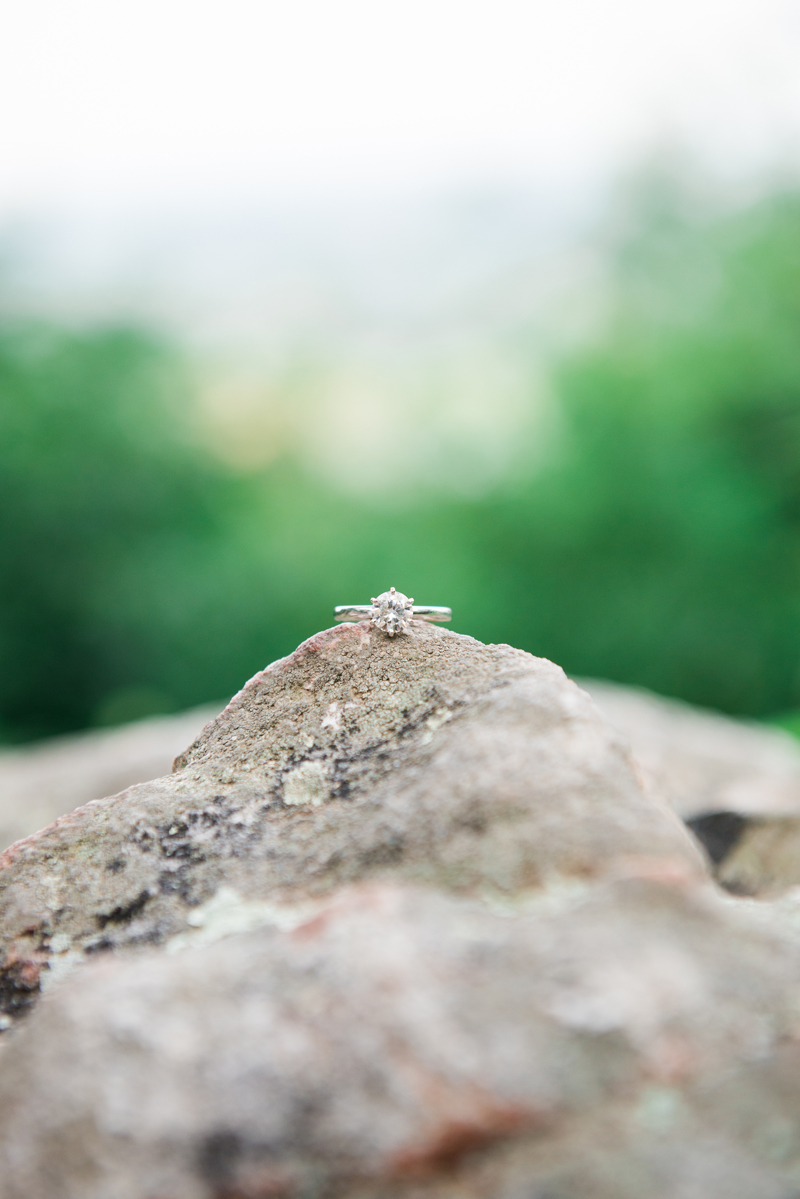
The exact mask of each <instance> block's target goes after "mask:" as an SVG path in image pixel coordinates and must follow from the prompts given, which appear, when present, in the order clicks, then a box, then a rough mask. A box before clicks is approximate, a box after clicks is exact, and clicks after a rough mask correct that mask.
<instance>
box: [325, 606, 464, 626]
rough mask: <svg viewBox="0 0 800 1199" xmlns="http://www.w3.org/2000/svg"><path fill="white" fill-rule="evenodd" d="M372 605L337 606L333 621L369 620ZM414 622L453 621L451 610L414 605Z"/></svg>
mask: <svg viewBox="0 0 800 1199" xmlns="http://www.w3.org/2000/svg"><path fill="white" fill-rule="evenodd" d="M373 611H374V609H373V606H372V604H339V606H338V607H337V608H334V609H333V618H334V620H369V619H370V618H371V617H372V614H373ZM411 615H412V617H413V619H414V620H434V621H440V622H444V621H446V620H452V619H453V609H452V608H434V607H431V606H430V605H425V604H415V605H414V607H413V608H412V609H411Z"/></svg>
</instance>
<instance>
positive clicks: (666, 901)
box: [0, 870, 800, 1199]
mask: <svg viewBox="0 0 800 1199" xmlns="http://www.w3.org/2000/svg"><path fill="white" fill-rule="evenodd" d="M651 873H653V874H656V875H657V873H658V872H657V871H652V870H651ZM262 918H263V919H264V920H265V921H266V920H267V919H269V918H270V917H269V914H268V913H266V912H265V913H262ZM282 922H283V923H284V924H285V925H291V924H292V923H294V925H295V927H294V928H293V929H291V928H285V929H284V930H283V931H281V930H275V929H262V930H260V931H254V932H251V933H249V934H244V935H241V936H233V937H229V938H227V939H225V940H222V941H220V942H218V943H217V944H202V936H200V934H201V933H202V929H199V930H198V936H199V938H200V941H201V943H200V944H198V945H197V946H195V947H192V946H191V945H189V944H187V945H186V947H184V948H182V949H181V950H180V951H179V952H175V953H165V952H163V951H154V950H150V951H147V952H145V953H143V954H141V955H140V956H138V957H135V958H132V959H131V958H128V959H125V958H118V957H114V956H112V955H109V956H108V957H106V958H105V959H99V960H96V961H95V962H94V963H93V964H92V965H90V966H88V967H85V968H84V969H83V970H82V971H80V972H78V973H77V974H76V975H75V976H74V977H73V978H72V979H70V980H68V981H67V982H65V983H64V985H63V986H62V987H61V988H59V989H58V990H56V991H55V992H53V993H52V994H50V995H47V996H45V998H44V1000H43V1002H42V1003H41V1005H40V1006H39V1008H38V1010H37V1011H36V1012H35V1013H34V1014H33V1016H32V1017H31V1019H30V1020H29V1021H28V1022H27V1023H26V1024H23V1025H22V1026H21V1027H20V1029H19V1030H18V1031H17V1032H16V1033H15V1034H14V1035H13V1038H12V1041H11V1044H10V1045H9V1047H8V1049H7V1050H6V1051H5V1052H4V1054H3V1059H2V1078H1V1079H0V1161H1V1162H2V1165H3V1169H2V1171H0V1196H2V1199H160V1197H162V1196H163V1197H164V1199H167V1197H169V1199H267V1197H275V1196H282V1197H285V1199H333V1197H334V1196H335V1197H338V1199H391V1197H395V1199H422V1197H423V1196H424V1197H426V1199H472V1197H474V1199H545V1197H547V1199H645V1197H646V1199H677V1197H680V1199H683V1197H686V1199H694V1197H697V1199H790V1196H794V1195H796V1194H797V1191H798V1185H800V946H799V945H798V934H797V932H793V931H791V927H790V923H791V922H787V925H786V928H785V929H783V928H781V927H779V925H778V923H776V925H775V927H774V929H773V930H772V931H767V930H766V929H765V928H764V921H763V919H759V915H758V913H756V912H754V911H752V910H751V908H750V907H748V905H746V904H743V903H741V901H733V900H725V899H723V898H721V897H720V896H719V895H718V894H716V893H715V892H714V890H713V889H712V886H711V885H710V884H708V885H702V884H698V883H697V882H696V881H695V880H692V879H690V878H688V877H687V876H686V875H685V874H684V876H683V877H680V875H679V874H678V873H674V874H673V876H672V877H671V878H669V877H667V876H666V875H664V874H663V872H662V876H661V877H653V878H642V877H628V878H626V879H619V880H617V881H608V882H598V881H583V882H577V881H575V882H573V883H572V884H571V885H569V886H564V885H562V886H561V887H560V888H555V889H553V888H551V889H550V890H549V891H545V892H538V893H536V894H534V895H529V896H527V897H526V898H525V900H524V901H521V902H518V903H517V904H516V906H515V905H513V904H507V905H506V906H505V907H504V909H503V910H501V911H498V910H492V908H491V906H489V905H487V904H486V903H484V902H481V901H479V900H475V899H469V898H464V897H463V896H454V895H453V894H452V893H451V894H445V893H443V892H439V893H437V892H434V891H431V890H429V889H424V888H418V887H414V886H410V885H408V884H398V883H391V882H390V883H387V882H383V883H368V884H361V885H358V886H355V887H352V888H344V889H342V890H340V891H339V892H338V893H337V895H336V896H334V897H332V898H328V899H324V900H322V901H321V902H320V905H319V907H318V909H317V911H316V912H315V913H313V914H310V913H309V912H307V911H303V910H299V909H296V908H295V909H293V908H292V907H291V906H290V907H288V908H286V909H284V912H283V921H282Z"/></svg>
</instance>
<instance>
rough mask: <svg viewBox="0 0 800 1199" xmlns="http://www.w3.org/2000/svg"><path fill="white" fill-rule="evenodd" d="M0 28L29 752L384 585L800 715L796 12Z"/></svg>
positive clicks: (216, 17) (0, 310) (93, 14)
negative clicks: (35, 742)
mask: <svg viewBox="0 0 800 1199" xmlns="http://www.w3.org/2000/svg"><path fill="white" fill-rule="evenodd" d="M0 7H2V9H3V20H2V30H3V32H2V41H1V42H0V113H1V114H2V116H0V740H3V741H5V742H7V743H19V742H22V741H28V740H31V739H34V738H40V737H44V736H49V735H53V734H57V733H63V732H68V731H71V730H77V729H82V728H87V727H97V726H109V725H115V724H119V723H123V722H125V721H129V720H133V719H136V718H139V717H145V716H150V715H155V714H160V713H167V712H175V711H178V710H182V709H185V708H189V707H191V706H192V705H198V704H203V703H206V702H211V701H215V700H223V699H225V698H226V697H227V696H229V695H230V694H231V693H232V692H234V691H235V690H236V689H238V687H239V686H241V684H242V683H243V682H244V680H245V679H246V678H248V677H249V676H250V675H252V674H253V673H254V672H255V671H256V670H258V669H260V668H261V667H263V666H264V665H265V664H266V663H267V662H269V661H270V660H271V659H274V658H276V657H278V656H280V655H282V654H285V653H287V652H289V651H291V650H292V649H293V648H294V647H295V646H296V645H297V643H298V642H299V641H301V640H302V639H303V638H305V637H307V636H309V635H311V634H312V633H314V632H315V631H316V630H318V629H320V628H323V627H326V626H327V625H329V624H330V623H331V615H332V612H331V610H332V607H333V605H334V604H337V603H351V602H355V603H358V602H365V601H366V600H368V599H369V597H370V596H371V595H374V594H376V592H377V591H379V590H384V589H385V588H387V587H388V586H389V585H391V584H394V585H395V586H397V587H398V588H399V589H400V590H404V591H407V592H410V593H411V594H413V595H414V596H415V597H416V598H417V600H418V602H422V603H434V604H451V605H452V606H453V608H454V611H455V620H454V624H453V627H454V628H455V629H457V630H459V631H461V632H466V633H471V634H473V635H475V636H476V637H479V638H481V639H482V640H486V641H507V642H511V643H512V644H514V645H517V646H520V647H522V648H524V649H527V650H530V651H532V652H534V653H537V654H541V655H544V656H547V657H550V658H552V659H554V660H555V661H557V662H559V663H560V664H561V665H563V666H564V667H565V669H566V670H567V671H568V672H569V673H572V674H579V675H587V676H594V677H604V678H608V679H612V680H617V681H620V682H625V683H635V684H641V685H644V686H647V687H650V688H653V689H655V690H657V691H660V692H662V693H663V694H665V695H670V696H677V697H682V698H684V699H687V700H690V701H693V702H695V703H700V704H704V705H708V706H711V707H715V708H718V709H720V710H722V711H725V712H728V713H733V714H739V715H748V716H756V717H781V718H783V719H785V720H786V722H787V723H789V724H791V722H792V713H793V712H795V711H796V710H797V709H800V173H798V169H797V168H798V165H800V71H798V69H797V68H798V62H800V3H798V2H797V0H791V2H786V0H758V2H756V0H725V3H723V2H722V0H692V2H691V3H689V0H673V3H671V4H670V5H666V4H662V3H650V4H641V3H633V0H607V2H605V3H603V4H599V3H594V2H593V0H564V2H563V3H560V4H558V5H553V4H550V3H544V2H540V0H527V2H525V0H492V2H491V3H489V0H473V2H470V0H459V2H458V3H456V0H425V2H424V3H422V2H419V0H408V2H407V3H405V4H404V5H402V6H399V7H398V6H390V5H380V4H375V3H374V0H373V2H372V3H368V2H367V0H339V3H337V4H330V3H326V2H325V0H295V2H294V3H292V4H285V3H283V4H278V3H273V2H272V0H259V2H258V3H256V0H226V3H224V4H223V3H222V2H221V0H206V2H202V0H192V2H191V3H190V2H189V0H157V2H156V0H137V2H136V4H133V3H131V2H129V0H118V2H116V3H114V4H108V3H107V2H105V0H31V2H30V3H28V4H25V5H13V6H12V5H11V4H6V3H0Z"/></svg>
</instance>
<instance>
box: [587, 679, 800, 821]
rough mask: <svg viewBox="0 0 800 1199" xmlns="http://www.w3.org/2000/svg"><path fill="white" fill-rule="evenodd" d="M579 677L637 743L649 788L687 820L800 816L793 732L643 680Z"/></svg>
mask: <svg viewBox="0 0 800 1199" xmlns="http://www.w3.org/2000/svg"><path fill="white" fill-rule="evenodd" d="M578 682H579V685H580V686H581V687H583V688H585V689H586V690H587V691H588V692H589V694H590V695H591V697H592V699H593V700H594V702H595V703H596V704H597V706H598V708H599V709H600V712H601V714H602V715H603V716H604V717H605V718H606V720H607V721H608V722H609V724H611V725H612V726H613V727H614V728H615V729H617V731H618V732H620V733H621V734H622V735H623V736H624V737H625V738H626V739H627V740H628V742H629V743H630V745H631V748H632V750H633V754H634V756H635V758H636V761H637V762H638V764H639V766H640V767H641V770H642V775H643V776H644V780H645V783H646V785H647V787H648V789H650V790H651V791H652V792H653V793H654V794H656V795H658V796H660V797H661V798H662V799H665V800H666V801H667V802H668V803H669V804H670V805H671V806H672V807H673V808H674V809H675V811H676V812H678V813H679V815H680V816H682V817H683V819H684V820H692V819H695V818H696V817H698V816H704V815H706V814H710V813H714V812H734V813H736V814H738V815H740V816H744V817H759V816H772V815H774V816H786V815H791V814H794V815H797V816H800V742H798V741H797V739H796V738H795V737H792V736H791V734H790V733H786V732H783V731H782V730H781V729H771V728H766V727H765V726H764V725H757V724H753V723H749V722H747V721H744V720H733V719H732V718H731V717H728V716H722V715H720V714H719V713H718V712H708V711H704V710H703V709H702V708H695V707H692V706H691V705H690V704H685V703H682V702H681V701H679V700H675V699H665V698H664V697H663V696H660V695H654V694H653V693H652V692H650V691H645V690H642V689H639V688H637V687H621V686H618V685H617V684H615V683H606V682H599V681H598V680H596V679H585V680H584V679H580V680H578Z"/></svg>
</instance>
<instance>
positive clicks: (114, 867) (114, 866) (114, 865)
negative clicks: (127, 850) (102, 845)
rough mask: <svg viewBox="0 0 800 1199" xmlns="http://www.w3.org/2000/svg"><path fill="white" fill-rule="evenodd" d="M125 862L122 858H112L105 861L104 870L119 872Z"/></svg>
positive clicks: (111, 872) (123, 867)
mask: <svg viewBox="0 0 800 1199" xmlns="http://www.w3.org/2000/svg"><path fill="white" fill-rule="evenodd" d="M126 865H127V862H126V861H125V859H124V858H114V859H113V860H112V861H110V862H106V870H107V871H108V873H109V874H119V872H120V870H124V869H125V867H126Z"/></svg>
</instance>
